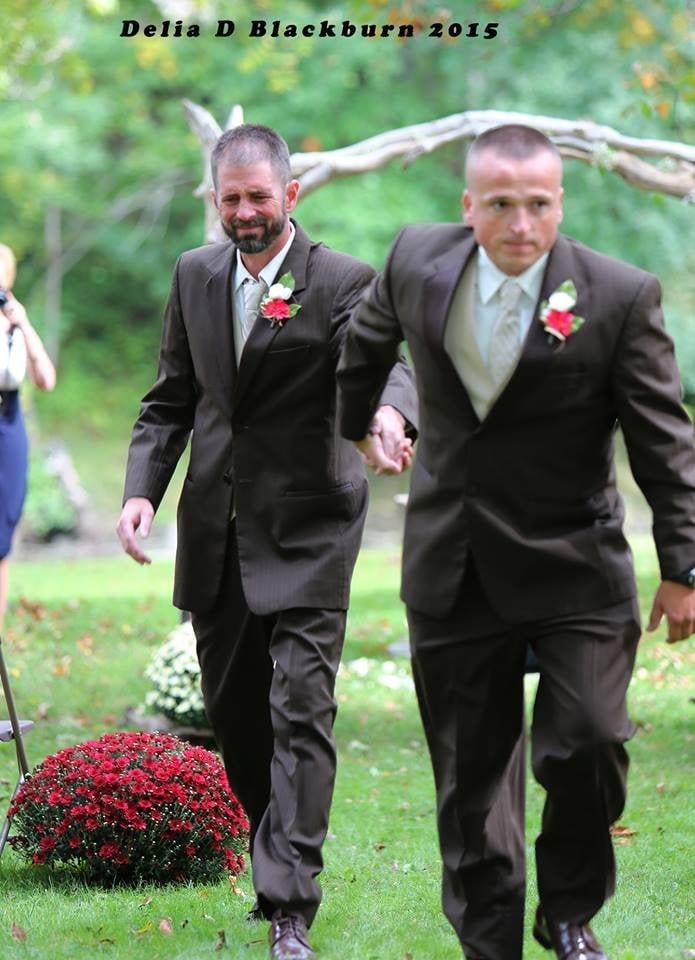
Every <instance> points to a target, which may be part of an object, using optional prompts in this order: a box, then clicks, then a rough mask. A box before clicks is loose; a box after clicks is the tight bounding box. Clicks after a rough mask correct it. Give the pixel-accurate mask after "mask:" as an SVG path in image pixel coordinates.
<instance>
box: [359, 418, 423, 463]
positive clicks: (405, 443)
mask: <svg viewBox="0 0 695 960" xmlns="http://www.w3.org/2000/svg"><path fill="white" fill-rule="evenodd" d="M355 446H356V447H357V449H358V450H359V452H360V454H361V456H362V459H363V461H364V463H365V464H366V466H368V467H370V468H371V469H372V470H373V471H374V472H375V473H376V474H377V476H381V475H382V474H387V475H388V476H393V475H395V474H399V473H403V472H404V471H405V470H407V469H408V467H409V466H410V464H411V463H412V460H413V441H412V440H410V438H409V437H406V435H405V419H404V418H403V415H402V414H401V413H399V412H398V410H396V409H395V407H392V406H390V405H389V404H384V405H383V406H381V407H379V409H378V410H377V412H376V413H375V414H374V419H373V420H372V422H371V425H370V427H369V433H368V434H367V436H366V437H364V439H362V440H356V441H355Z"/></svg>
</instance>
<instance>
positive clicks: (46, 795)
mask: <svg viewBox="0 0 695 960" xmlns="http://www.w3.org/2000/svg"><path fill="white" fill-rule="evenodd" d="M11 814H12V817H13V821H12V828H13V829H12V832H13V836H12V837H11V838H10V843H12V845H13V846H14V848H15V850H17V851H19V852H20V853H21V854H23V855H24V856H26V857H27V858H28V859H30V860H31V861H32V862H33V863H36V864H55V863H66V864H71V865H74V866H77V867H80V868H82V869H83V870H84V871H85V873H86V875H87V877H88V879H90V880H92V881H95V882H100V883H120V882H124V883H140V882H142V883H171V882H176V883H182V882H183V883H185V882H190V883H206V882H209V881H212V880H217V879H219V878H220V877H221V876H222V875H223V874H224V873H225V872H227V873H231V874H233V875H236V874H238V873H241V871H242V870H243V869H244V859H243V852H244V850H245V849H246V845H247V839H248V820H247V819H246V815H245V813H244V810H243V808H242V806H241V805H240V803H239V802H238V800H237V799H236V798H235V796H234V794H233V793H232V792H231V790H230V788H229V785H228V783H227V777H226V774H225V772H224V768H223V766H222V764H221V762H220V760H219V758H218V757H217V756H216V755H215V754H214V753H211V752H210V751H209V750H205V749H204V748H203V747H193V746H190V745H189V744H187V743H184V742H183V741H182V740H179V739H178V738H177V737H173V736H170V735H169V734H153V733H107V734H105V735H104V736H103V737H101V738H100V739H99V740H91V741H89V742H87V743H82V744H78V745H77V746H75V747H68V748H67V749H65V750H60V751H58V753H55V754H52V755H51V756H49V757H46V759H45V760H43V761H42V762H41V763H40V764H39V765H38V766H37V767H36V769H35V770H34V772H33V773H32V775H31V777H30V778H29V779H27V781H26V782H25V783H24V784H23V785H22V787H21V788H20V791H19V793H18V795H17V798H16V800H15V802H14V803H13V805H12V808H11Z"/></svg>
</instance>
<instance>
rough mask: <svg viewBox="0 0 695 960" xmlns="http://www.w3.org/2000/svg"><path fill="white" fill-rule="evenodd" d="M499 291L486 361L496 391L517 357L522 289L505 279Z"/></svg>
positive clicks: (501, 386)
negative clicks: (498, 307) (497, 306)
mask: <svg viewBox="0 0 695 960" xmlns="http://www.w3.org/2000/svg"><path fill="white" fill-rule="evenodd" d="M499 293H500V302H501V309H500V314H499V316H498V318H497V322H496V323H495V329H494V330H493V333H492V340H491V342H490V359H489V361H488V369H489V371H490V376H491V377H492V380H493V383H494V385H495V389H496V391H497V392H498V393H499V391H500V390H501V389H502V388H503V387H504V385H505V384H506V383H507V381H508V380H509V378H510V376H511V374H512V370H513V369H514V366H515V365H516V362H517V360H518V359H519V348H520V342H519V324H520V313H519V299H520V297H521V294H522V290H521V287H520V286H519V284H518V283H517V282H516V280H512V279H507V280H505V281H504V283H503V284H502V286H501V287H500V291H499Z"/></svg>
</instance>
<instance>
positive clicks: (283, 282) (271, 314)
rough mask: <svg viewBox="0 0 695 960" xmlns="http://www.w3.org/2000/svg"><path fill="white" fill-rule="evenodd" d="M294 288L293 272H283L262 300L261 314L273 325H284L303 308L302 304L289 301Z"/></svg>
mask: <svg viewBox="0 0 695 960" xmlns="http://www.w3.org/2000/svg"><path fill="white" fill-rule="evenodd" d="M293 290H294V277H293V276H292V273H291V272H288V273H285V274H283V275H282V276H281V277H280V279H279V280H278V282H277V283H274V284H273V285H272V287H271V288H270V290H269V291H268V293H267V294H266V296H265V297H263V299H262V300H261V316H262V317H265V318H266V320H270V326H271V327H284V325H285V323H286V321H287V320H288V319H289V318H290V317H293V316H294V315H295V313H297V311H298V310H301V309H302V308H301V304H299V303H289V302H288V301H289V299H290V297H291V296H292V291H293Z"/></svg>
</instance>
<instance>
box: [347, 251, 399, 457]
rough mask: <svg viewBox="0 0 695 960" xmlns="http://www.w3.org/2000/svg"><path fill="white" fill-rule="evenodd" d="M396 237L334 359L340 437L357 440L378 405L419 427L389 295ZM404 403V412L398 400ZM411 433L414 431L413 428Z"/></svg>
mask: <svg viewBox="0 0 695 960" xmlns="http://www.w3.org/2000/svg"><path fill="white" fill-rule="evenodd" d="M401 236H402V233H401V234H400V235H399V237H397V238H396V240H395V242H394V244H393V247H392V249H391V252H390V254H389V257H388V260H387V263H386V267H385V268H384V270H383V272H382V273H380V274H379V275H378V276H376V277H374V278H373V280H372V282H371V284H370V286H369V287H368V288H367V290H366V291H365V292H364V295H363V296H362V298H361V300H360V301H359V302H358V303H357V304H356V305H355V309H354V311H353V314H352V317H351V320H350V323H349V326H348V328H347V331H346V335H345V339H344V343H343V348H342V353H341V357H340V361H339V363H338V374H337V375H338V417H339V427H340V431H341V433H342V435H343V436H344V437H346V438H347V439H348V440H361V439H362V438H363V437H364V436H365V435H366V433H367V431H368V429H369V424H370V422H371V419H372V417H373V416H374V413H375V411H376V409H377V407H378V406H379V405H380V404H382V403H390V404H391V405H392V406H394V407H396V408H397V409H399V410H400V411H401V413H403V414H404V416H405V417H406V420H408V421H409V423H410V424H412V425H414V426H415V427H417V394H416V391H415V384H414V378H413V374H412V370H411V369H410V367H409V366H408V365H407V363H406V361H405V358H404V357H403V355H402V353H401V352H400V351H399V345H400V344H401V343H402V341H403V339H404V337H403V331H402V329H401V325H400V322H399V320H398V316H397V314H396V310H395V307H394V305H393V299H392V295H391V285H390V276H391V270H392V268H393V260H394V256H395V252H396V249H397V246H398V243H399V240H400V237H401ZM392 397H393V398H394V399H395V398H396V397H398V398H402V399H401V402H402V403H405V404H407V413H406V412H405V411H404V409H403V407H402V406H401V405H400V404H399V402H394V399H391V398H392ZM411 435H412V432H411Z"/></svg>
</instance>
